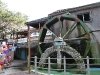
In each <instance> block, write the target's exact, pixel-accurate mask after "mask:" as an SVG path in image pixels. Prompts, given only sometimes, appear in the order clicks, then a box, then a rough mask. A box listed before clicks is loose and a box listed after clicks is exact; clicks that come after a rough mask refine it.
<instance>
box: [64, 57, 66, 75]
mask: <svg viewBox="0 0 100 75" xmlns="http://www.w3.org/2000/svg"><path fill="white" fill-rule="evenodd" d="M64 75H66V58H65V56H64Z"/></svg>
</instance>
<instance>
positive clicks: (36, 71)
mask: <svg viewBox="0 0 100 75" xmlns="http://www.w3.org/2000/svg"><path fill="white" fill-rule="evenodd" d="M35 73H37V56H35Z"/></svg>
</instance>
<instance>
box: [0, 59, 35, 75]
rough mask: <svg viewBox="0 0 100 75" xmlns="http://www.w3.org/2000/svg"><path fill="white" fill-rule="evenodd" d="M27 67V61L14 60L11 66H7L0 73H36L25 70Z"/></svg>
mask: <svg viewBox="0 0 100 75" xmlns="http://www.w3.org/2000/svg"><path fill="white" fill-rule="evenodd" d="M26 67H27V65H26V61H22V60H14V61H13V62H12V65H11V67H10V68H5V69H4V70H3V72H1V73H0V75H36V74H34V73H31V74H29V73H28V71H26V70H25V68H26Z"/></svg>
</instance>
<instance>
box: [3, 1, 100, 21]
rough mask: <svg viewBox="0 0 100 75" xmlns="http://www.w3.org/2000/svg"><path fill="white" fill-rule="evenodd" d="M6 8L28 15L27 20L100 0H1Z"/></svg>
mask: <svg viewBox="0 0 100 75" xmlns="http://www.w3.org/2000/svg"><path fill="white" fill-rule="evenodd" d="M1 1H2V2H5V3H6V5H7V8H8V9H9V10H11V11H14V12H21V13H23V14H26V15H27V16H28V21H31V20H36V19H39V18H43V17H46V16H48V14H50V13H52V12H54V11H56V10H60V9H67V8H73V7H78V6H82V5H87V4H91V3H96V2H100V0H1Z"/></svg>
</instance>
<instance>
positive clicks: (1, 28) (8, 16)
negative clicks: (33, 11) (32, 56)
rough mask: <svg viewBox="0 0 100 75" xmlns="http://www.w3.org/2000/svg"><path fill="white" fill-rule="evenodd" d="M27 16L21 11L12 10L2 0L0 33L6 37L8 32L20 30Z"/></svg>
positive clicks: (0, 3) (0, 5) (0, 4)
mask: <svg viewBox="0 0 100 75" xmlns="http://www.w3.org/2000/svg"><path fill="white" fill-rule="evenodd" d="M26 21H27V16H26V15H23V14H21V13H20V12H12V11H9V10H8V9H7V8H6V5H5V4H4V3H2V2H1V1H0V35H1V36H3V37H1V38H4V37H5V36H6V34H8V33H13V32H16V31H18V30H19V31H20V30H21V28H22V26H24V23H25V22H26Z"/></svg>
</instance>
